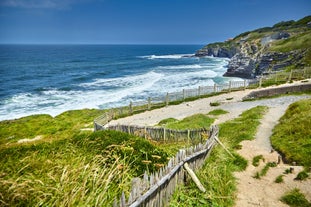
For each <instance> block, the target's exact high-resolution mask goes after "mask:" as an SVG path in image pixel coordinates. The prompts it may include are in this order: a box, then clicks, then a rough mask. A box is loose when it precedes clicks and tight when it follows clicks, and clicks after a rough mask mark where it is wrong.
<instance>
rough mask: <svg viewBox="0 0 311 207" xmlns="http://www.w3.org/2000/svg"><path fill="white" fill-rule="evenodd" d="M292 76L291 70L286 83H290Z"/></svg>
mask: <svg viewBox="0 0 311 207" xmlns="http://www.w3.org/2000/svg"><path fill="white" fill-rule="evenodd" d="M292 75H293V70H290V72H289V77H288V82H290V81H291V80H292Z"/></svg>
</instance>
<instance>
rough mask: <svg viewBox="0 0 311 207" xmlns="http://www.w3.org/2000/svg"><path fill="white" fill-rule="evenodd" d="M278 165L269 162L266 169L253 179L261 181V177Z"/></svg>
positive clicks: (257, 173)
mask: <svg viewBox="0 0 311 207" xmlns="http://www.w3.org/2000/svg"><path fill="white" fill-rule="evenodd" d="M276 166H277V164H276V163H275V162H268V163H267V164H266V165H265V166H264V168H262V170H261V171H260V172H256V173H255V175H254V176H253V178H256V179H260V178H261V177H263V176H265V175H266V174H267V172H268V170H269V168H270V167H276Z"/></svg>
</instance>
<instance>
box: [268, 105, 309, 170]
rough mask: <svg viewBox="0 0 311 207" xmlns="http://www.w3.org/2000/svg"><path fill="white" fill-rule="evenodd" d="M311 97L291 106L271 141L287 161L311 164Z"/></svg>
mask: <svg viewBox="0 0 311 207" xmlns="http://www.w3.org/2000/svg"><path fill="white" fill-rule="evenodd" d="M310 126H311V99H307V100H301V101H298V102H296V103H293V104H291V105H290V106H289V108H288V109H287V111H286V113H285V114H284V115H283V116H282V117H281V119H280V123H279V124H278V125H277V126H276V127H275V128H274V130H273V134H272V136H271V143H272V146H273V148H274V149H276V150H277V151H279V152H281V153H282V154H283V155H284V156H285V159H286V161H287V162H294V161H295V162H297V163H298V164H300V165H304V166H311V159H310V154H311V128H310Z"/></svg>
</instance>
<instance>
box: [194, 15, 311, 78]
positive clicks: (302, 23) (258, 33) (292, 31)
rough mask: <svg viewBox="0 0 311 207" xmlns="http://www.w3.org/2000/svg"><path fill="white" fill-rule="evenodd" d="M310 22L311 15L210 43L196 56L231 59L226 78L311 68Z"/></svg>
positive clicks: (248, 76) (251, 76)
mask: <svg viewBox="0 0 311 207" xmlns="http://www.w3.org/2000/svg"><path fill="white" fill-rule="evenodd" d="M310 22H311V16H307V17H305V18H303V19H301V20H298V21H297V22H295V21H288V22H280V23H278V24H275V25H274V26H273V27H264V28H260V29H257V30H253V31H249V32H244V33H242V34H240V35H238V36H236V37H235V38H233V39H229V40H227V41H225V42H218V43H212V44H208V45H206V46H205V47H203V48H202V49H200V50H198V51H197V52H196V54H195V56H196V57H202V56H213V57H225V58H230V61H229V63H228V69H227V72H226V73H225V74H224V76H234V77H241V78H255V77H256V76H260V75H262V74H269V73H271V72H274V71H279V70H284V69H288V67H289V66H291V67H296V68H303V67H306V66H309V65H310V54H311V48H310V47H308V44H307V43H308V42H310V35H311V30H310V28H309V26H310ZM301 34H303V35H301ZM308 35H309V38H308ZM287 38H289V39H288V40H287V41H279V40H281V39H287ZM276 41H279V42H276ZM295 41H297V42H295ZM296 43H297V44H296ZM304 43H306V44H304Z"/></svg>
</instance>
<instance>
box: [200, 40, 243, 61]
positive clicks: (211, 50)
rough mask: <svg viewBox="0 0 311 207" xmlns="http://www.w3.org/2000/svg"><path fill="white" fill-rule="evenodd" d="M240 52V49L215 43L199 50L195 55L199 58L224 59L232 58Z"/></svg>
mask: <svg viewBox="0 0 311 207" xmlns="http://www.w3.org/2000/svg"><path fill="white" fill-rule="evenodd" d="M238 52H239V47H236V46H235V45H234V46H233V45H232V46H227V45H225V44H223V43H214V44H210V45H207V46H205V47H203V48H202V49H200V50H198V51H197V52H196V54H195V56H197V57H202V56H212V57H224V58H232V57H233V56H234V55H235V54H236V53H238Z"/></svg>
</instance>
